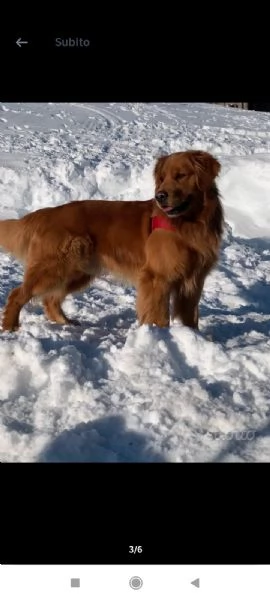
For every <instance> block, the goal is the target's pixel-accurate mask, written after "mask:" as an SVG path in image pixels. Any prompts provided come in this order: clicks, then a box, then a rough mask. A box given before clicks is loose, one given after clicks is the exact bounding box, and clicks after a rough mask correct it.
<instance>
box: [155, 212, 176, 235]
mask: <svg viewBox="0 0 270 600" xmlns="http://www.w3.org/2000/svg"><path fill="white" fill-rule="evenodd" d="M154 229H169V230H170V231H175V230H176V227H175V225H173V224H172V223H171V221H170V219H169V218H168V217H163V216H159V215H158V216H155V217H152V231H154Z"/></svg>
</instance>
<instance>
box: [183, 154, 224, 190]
mask: <svg viewBox="0 0 270 600" xmlns="http://www.w3.org/2000/svg"><path fill="white" fill-rule="evenodd" d="M190 159H191V162H192V164H193V167H194V170H195V176H196V183H197V186H198V188H199V189H200V190H201V191H203V192H205V191H207V190H208V189H209V187H211V185H212V183H213V181H214V179H215V178H216V177H217V176H218V174H219V172H220V169H221V164H220V163H219V162H218V160H217V159H216V158H215V157H214V156H212V154H210V153H209V152H203V151H200V150H198V151H197V150H193V151H192V152H191V153H190Z"/></svg>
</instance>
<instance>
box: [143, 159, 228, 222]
mask: <svg viewBox="0 0 270 600" xmlns="http://www.w3.org/2000/svg"><path fill="white" fill-rule="evenodd" d="M220 167H221V166H220V163H219V162H218V161H217V160H216V158H214V157H213V156H212V155H211V154H209V153H208V152H204V151H201V150H189V151H187V152H176V153H175V154H170V155H168V156H162V157H161V158H159V159H158V160H157V162H156V165H155V168H154V178H155V200H156V202H157V204H158V206H159V207H160V208H161V209H162V210H163V211H164V212H166V214H167V216H168V217H179V216H181V215H184V214H187V213H189V212H190V211H191V209H192V208H193V210H194V209H196V205H197V207H198V208H199V207H200V206H202V197H203V194H202V192H207V191H208V190H210V189H211V187H212V186H213V182H214V180H215V178H216V177H217V175H218V174H219V171H220Z"/></svg>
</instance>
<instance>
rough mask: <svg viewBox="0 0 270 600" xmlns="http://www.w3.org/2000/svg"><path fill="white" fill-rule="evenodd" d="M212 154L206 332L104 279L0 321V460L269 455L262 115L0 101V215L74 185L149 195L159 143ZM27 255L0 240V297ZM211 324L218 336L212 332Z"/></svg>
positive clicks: (58, 198)
mask: <svg viewBox="0 0 270 600" xmlns="http://www.w3.org/2000/svg"><path fill="white" fill-rule="evenodd" d="M188 148H198V149H205V150H209V151H210V152H213V153H214V154H215V155H216V156H217V158H218V159H219V160H220V161H221V164H222V173H221V176H220V178H219V186H220V190H221V192H222V195H223V203H224V208H225V216H226V221H227V224H228V229H227V233H226V236H225V239H224V244H223V249H222V254H221V260H220V264H219V266H218V268H217V269H216V270H215V271H214V272H213V273H212V274H211V276H210V277H209V278H208V280H207V282H206V286H205V290H204V294H203V297H202V301H201V320H200V332H199V333H194V332H192V331H191V330H189V329H187V328H184V327H183V326H181V325H179V324H176V323H173V324H172V326H171V328H170V330H166V331H164V330H162V331H161V330H158V329H157V328H152V329H151V328H148V327H143V328H141V329H139V328H138V326H137V323H136V315H135V310H134V299H135V296H134V290H133V289H132V288H129V287H128V288H124V287H123V286H122V285H121V284H119V283H118V282H114V281H113V280H112V279H110V278H101V279H100V280H98V281H96V283H95V285H94V286H93V287H92V288H91V289H89V290H87V291H86V292H84V293H83V294H81V295H78V296H76V297H72V298H68V299H67V301H66V303H65V309H66V311H67V313H68V314H69V316H71V317H72V316H74V317H75V318H78V319H79V320H80V321H81V323H82V325H81V327H79V328H73V327H70V326H66V327H64V328H61V327H60V326H57V325H53V324H50V323H48V322H47V321H45V318H44V316H43V314H42V312H41V310H40V307H38V306H31V305H28V306H27V307H26V308H25V309H24V310H23V311H22V314H21V322H22V326H21V329H20V330H19V332H18V333H12V334H11V333H3V332H0V356H1V358H0V364H1V379H0V384H1V385H0V460H2V461H6V462H11V461H16V462H18V461H19V462H26V461H31V462H40V461H41V462H44V461H45V462H48V461H101V462H115V461H116V462H137V461H140V462H157V461H160V462H193V461H199V462H213V461H240V462H246V461H269V460H270V443H269V436H270V354H269V351H270V338H269V331H270V326H269V316H270V291H269V289H270V288H269V282H270V201H269V198H270V114H267V113H255V112H251V111H239V110H238V109H224V108H222V107H217V106H213V105H206V104H159V105H153V104H53V103H51V104H22V103H18V104H5V105H3V104H1V103H0V218H11V217H15V216H19V215H23V214H25V212H27V211H30V210H34V209H37V208H41V207H44V206H49V205H57V204H61V203H63V202H65V201H68V200H71V199H74V200H75V199H86V198H115V199H121V198H125V199H148V198H150V197H152V195H153V180H152V169H153V164H154V160H155V157H156V156H158V155H160V154H161V153H163V152H164V153H170V152H174V151H178V150H185V149H188ZM21 275H22V269H21V266H20V265H19V264H17V263H16V262H15V261H14V260H11V259H10V258H9V257H8V256H7V255H5V254H1V263H0V282H1V283H0V298H1V308H2V307H3V305H4V302H5V300H6V296H7V294H8V292H9V290H10V289H11V288H12V287H14V286H15V285H18V282H19V281H20V279H21ZM210 333H211V335H212V337H213V342H210V341H209V339H208V337H207V336H208V334H210Z"/></svg>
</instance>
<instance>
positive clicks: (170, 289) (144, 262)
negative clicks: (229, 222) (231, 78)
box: [0, 150, 223, 331]
mask: <svg viewBox="0 0 270 600" xmlns="http://www.w3.org/2000/svg"><path fill="white" fill-rule="evenodd" d="M219 171H220V164H219V162H218V161H217V160H216V158H214V157H213V156H212V155H211V154H210V153H208V152H204V151H197V150H190V151H187V152H177V153H174V154H171V155H167V156H162V157H161V158H159V159H158V160H157V161H156V164H155V166H154V180H155V197H154V198H153V199H150V200H145V201H115V200H78V201H73V202H70V203H68V204H64V205H62V206H56V207H50V208H42V209H40V210H37V211H35V212H32V213H29V214H27V215H25V216H24V217H22V218H20V219H8V220H4V221H3V220H2V221H0V246H1V247H2V248H3V249H4V250H6V251H7V252H9V253H11V255H13V256H14V257H16V258H17V259H19V260H20V261H22V262H23V264H24V279H23V282H22V285H20V286H19V287H17V288H15V289H13V290H12V291H11V292H10V294H9V296H8V299H7V303H6V305H5V307H4V312H3V320H2V328H3V329H4V330H8V331H12V330H16V329H17V328H18V327H19V315H20V311H21V309H22V307H23V306H24V305H25V304H26V303H27V302H29V301H30V300H31V299H32V298H34V297H39V298H41V299H42V302H43V307H44V311H45V314H46V316H47V318H48V319H49V320H50V321H54V322H56V323H61V324H67V323H73V321H70V320H69V319H68V318H67V317H66V315H65V314H64V312H63V310H62V306H61V305H62V303H63V300H64V299H65V297H66V296H67V294H72V293H74V292H78V291H81V290H82V289H84V288H86V287H87V286H88V285H89V284H90V283H91V282H92V281H93V280H94V278H95V277H98V276H100V275H101V274H102V273H112V274H114V275H115V276H117V277H119V278H120V279H123V280H126V281H129V282H130V283H132V284H134V286H135V287H136V293H137V299H136V310H137V317H138V321H139V324H140V325H142V324H148V325H156V326H158V327H168V326H169V323H170V308H172V317H173V318H175V319H180V320H181V321H182V323H183V324H184V325H186V326H188V327H192V328H198V315H199V313H198V306H199V301H200V297H201V293H202V290H203V286H204V282H205V278H206V276H207V275H208V273H209V272H210V270H211V269H212V268H213V266H214V265H215V264H216V262H217V261H218V256H219V248H220V243H221V237H222V231H223V209H222V204H221V201H220V197H219V192H218V188H217V184H216V181H215V179H216V177H217V175H218V174H219Z"/></svg>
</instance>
